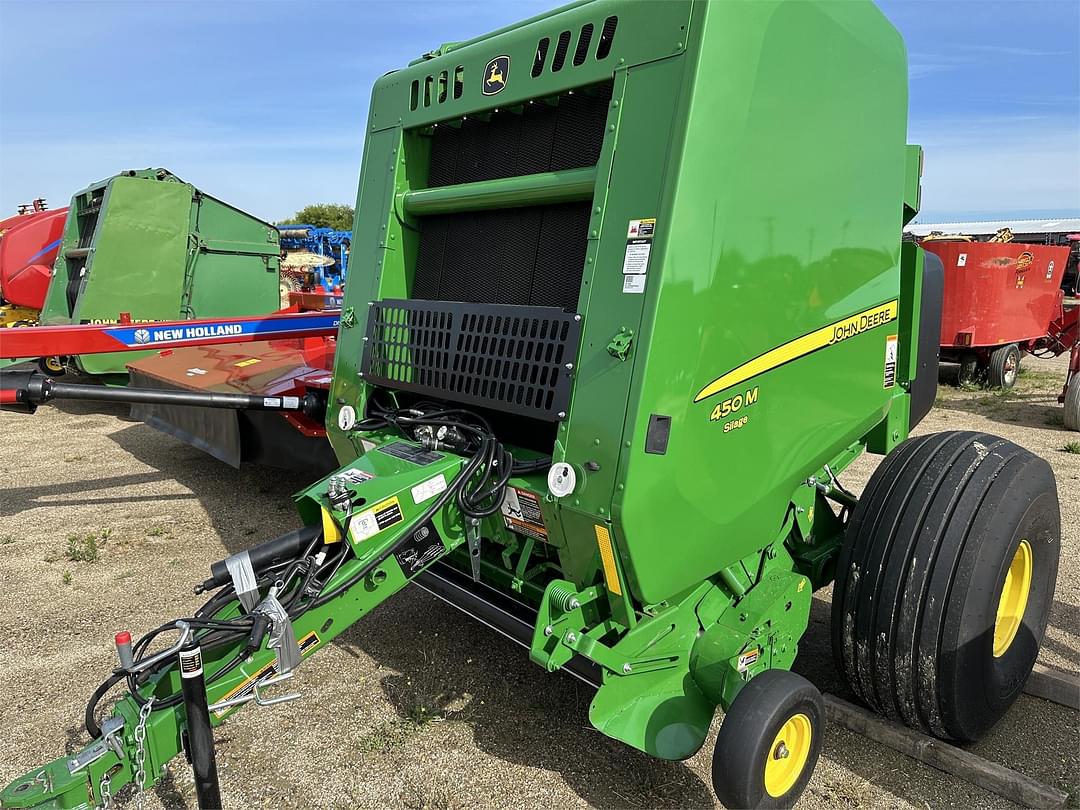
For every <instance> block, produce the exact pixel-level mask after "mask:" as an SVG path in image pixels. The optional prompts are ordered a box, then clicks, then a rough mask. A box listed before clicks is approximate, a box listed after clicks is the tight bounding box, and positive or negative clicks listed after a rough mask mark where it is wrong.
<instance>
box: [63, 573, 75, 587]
mask: <svg viewBox="0 0 1080 810" xmlns="http://www.w3.org/2000/svg"><path fill="white" fill-rule="evenodd" d="M63 579H64V584H65V585H70V584H71V580H72V579H73V577H72V576H71V572H70V571H65V572H64V576H63Z"/></svg>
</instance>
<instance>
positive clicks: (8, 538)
mask: <svg viewBox="0 0 1080 810" xmlns="http://www.w3.org/2000/svg"><path fill="white" fill-rule="evenodd" d="M14 542H15V535H13V534H5V535H4V536H3V537H0V546H10V545H11V544H12V543H14Z"/></svg>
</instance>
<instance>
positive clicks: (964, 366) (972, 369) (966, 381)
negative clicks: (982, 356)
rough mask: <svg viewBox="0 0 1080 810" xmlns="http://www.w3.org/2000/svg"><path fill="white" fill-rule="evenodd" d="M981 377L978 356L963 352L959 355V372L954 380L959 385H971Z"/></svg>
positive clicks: (973, 353)
mask: <svg viewBox="0 0 1080 810" xmlns="http://www.w3.org/2000/svg"><path fill="white" fill-rule="evenodd" d="M981 376H982V369H980V368H979V356H978V355H977V354H975V352H965V353H964V354H962V355H960V370H959V371H958V372H957V374H956V380H957V382H959V383H960V385H973V384H975V383H977V382H978V381H979V378H980V377H981Z"/></svg>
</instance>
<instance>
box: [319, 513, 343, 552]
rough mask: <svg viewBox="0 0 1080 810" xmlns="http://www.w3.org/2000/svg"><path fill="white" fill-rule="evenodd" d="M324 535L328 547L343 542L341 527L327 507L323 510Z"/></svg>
mask: <svg viewBox="0 0 1080 810" xmlns="http://www.w3.org/2000/svg"><path fill="white" fill-rule="evenodd" d="M322 534H323V542H324V543H326V544H327V545H329V544H330V543H340V542H341V527H340V526H338V525H337V521H336V520H334V516H333V515H331V514H330V510H329V509H327V508H326V507H325V506H324V507H323V509H322Z"/></svg>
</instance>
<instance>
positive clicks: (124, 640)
mask: <svg viewBox="0 0 1080 810" xmlns="http://www.w3.org/2000/svg"><path fill="white" fill-rule="evenodd" d="M116 643H117V645H120V644H130V643H131V633H129V632H128V631H127V630H121V631H120V632H119V633H117V634H116Z"/></svg>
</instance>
